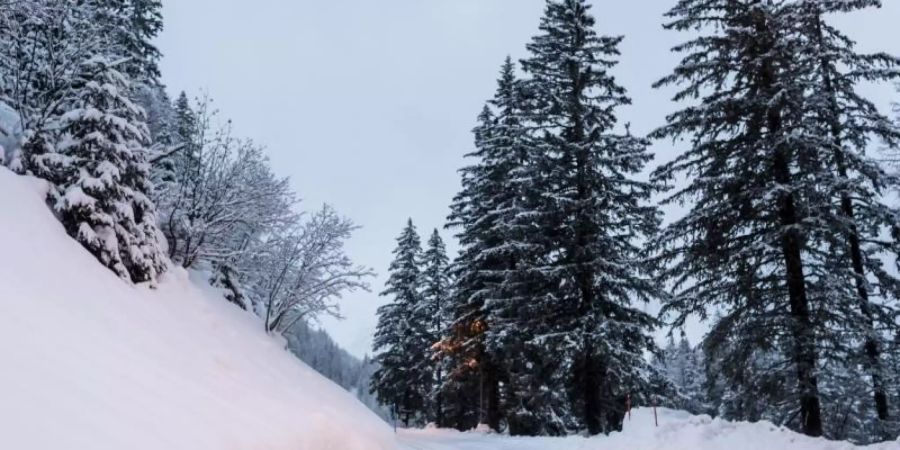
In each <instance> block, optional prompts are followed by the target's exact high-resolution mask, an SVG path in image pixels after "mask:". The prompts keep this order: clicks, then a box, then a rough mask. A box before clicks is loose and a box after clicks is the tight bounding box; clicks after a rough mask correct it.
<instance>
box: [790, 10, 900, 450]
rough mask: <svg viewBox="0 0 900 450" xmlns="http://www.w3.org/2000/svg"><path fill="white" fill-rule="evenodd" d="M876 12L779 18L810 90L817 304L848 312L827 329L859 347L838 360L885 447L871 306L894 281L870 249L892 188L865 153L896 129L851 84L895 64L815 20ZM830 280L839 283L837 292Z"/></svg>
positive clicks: (889, 220) (896, 137)
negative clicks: (818, 198)
mask: <svg viewBox="0 0 900 450" xmlns="http://www.w3.org/2000/svg"><path fill="white" fill-rule="evenodd" d="M880 3H881V2H880V1H878V0H859V1H854V2H833V1H825V0H804V1H800V2H795V3H787V4H785V13H784V14H785V15H786V16H788V17H789V18H791V19H789V20H792V21H793V22H794V23H795V24H797V25H798V26H799V27H800V30H799V33H800V34H801V37H802V40H801V42H802V43H803V45H804V46H805V47H804V48H803V49H800V50H799V51H798V52H797V53H798V54H799V55H801V58H799V59H798V60H796V61H795V63H796V64H798V65H801V66H805V67H807V70H808V71H809V74H808V75H807V77H808V80H809V83H810V85H811V89H810V90H809V92H808V98H807V99H806V109H807V110H808V113H809V114H810V119H809V120H808V121H807V122H806V124H807V126H808V131H807V132H806V134H805V135H803V137H804V140H805V141H806V142H807V145H808V146H809V147H811V149H812V152H815V154H816V156H817V158H816V160H817V161H819V164H821V165H822V166H823V167H822V168H821V172H822V173H823V176H821V177H820V179H819V180H818V187H819V189H820V190H822V191H825V193H826V194H828V195H829V196H830V197H831V199H830V200H828V201H825V202H823V210H821V211H817V213H818V214H819V215H821V216H822V217H823V219H824V220H823V222H824V223H825V224H827V225H828V226H829V228H830V230H829V231H831V234H830V235H826V236H824V237H823V239H826V240H827V241H828V245H827V252H828V253H827V254H828V256H829V258H827V260H826V264H823V269H822V272H823V273H822V278H823V279H826V280H827V284H826V288H825V289H826V292H825V295H827V297H826V299H825V301H826V302H827V304H828V308H829V309H832V310H833V309H835V307H836V306H837V305H847V310H848V311H854V309H855V310H856V311H855V312H854V313H853V314H847V315H846V316H844V317H840V318H838V319H837V323H835V324H832V325H831V326H832V327H835V328H839V329H844V330H846V331H845V332H844V333H841V338H840V339H839V341H843V342H847V341H848V337H850V336H853V337H854V339H853V340H852V341H853V342H854V343H861V345H859V347H858V350H857V349H852V348H850V349H847V352H848V353H849V355H846V357H847V359H848V360H849V361H844V365H845V366H847V367H854V366H856V365H857V364H861V365H863V366H864V367H866V371H867V375H868V377H869V378H871V380H872V393H873V402H872V411H873V412H874V413H875V414H874V415H875V417H876V418H877V420H878V421H879V422H882V423H881V424H880V425H878V426H877V427H878V428H881V429H882V430H881V431H880V432H878V434H880V436H878V437H881V438H889V434H887V430H886V428H887V427H888V424H887V423H885V422H886V421H887V420H888V419H889V408H888V395H887V391H886V385H885V377H886V371H885V367H884V361H883V357H882V352H883V351H884V349H885V348H887V345H888V344H887V341H886V338H888V337H889V336H890V333H891V330H893V329H896V327H897V324H896V322H894V320H893V318H892V317H893V314H894V312H893V310H892V309H889V308H885V307H884V306H881V305H882V304H883V303H884V302H882V301H877V300H876V301H873V299H877V298H882V299H883V298H885V297H887V298H888V299H896V298H898V297H897V290H896V289H897V281H898V280H897V279H896V278H895V277H894V276H892V275H890V274H889V273H887V272H886V271H885V269H884V268H883V267H882V262H881V260H880V259H879V253H881V254H884V252H886V251H890V250H891V249H890V248H889V247H888V246H887V245H886V244H884V243H881V242H880V239H879V235H880V234H881V233H882V232H883V231H884V230H886V229H890V228H891V227H892V226H893V224H894V220H895V219H894V215H893V210H892V208H889V207H888V206H887V205H885V204H884V203H883V202H882V200H881V199H882V198H883V193H884V192H885V190H886V189H887V188H888V187H889V186H890V185H891V184H892V183H893V182H894V181H893V180H892V178H891V177H889V176H888V175H887V174H886V173H885V172H884V170H883V169H882V168H881V166H880V164H879V163H878V162H877V161H875V160H874V159H872V158H871V157H870V156H867V155H866V151H867V150H868V147H869V146H870V143H871V142H872V141H873V140H874V139H875V138H877V139H878V140H879V141H880V142H882V143H886V144H887V145H888V147H890V148H895V149H896V148H897V147H898V145H900V128H898V127H896V126H893V125H892V124H891V123H890V120H889V119H888V118H887V117H885V116H884V115H882V114H881V113H880V112H879V111H878V109H877V108H876V107H875V106H874V105H873V104H872V103H871V102H870V101H868V100H867V99H865V98H863V97H861V96H860V95H859V94H858V93H857V82H858V80H861V79H862V80H867V81H870V82H879V81H889V80H892V79H896V78H898V77H900V70H898V69H900V59H897V58H895V57H892V56H890V55H886V54H871V55H866V54H860V53H858V52H857V51H856V50H855V48H854V43H853V41H852V40H851V39H850V38H849V37H847V36H845V35H844V34H842V33H841V32H840V31H839V30H837V29H836V28H835V27H833V26H831V25H829V24H828V23H827V21H826V19H825V17H826V15H831V14H838V13H846V12H852V11H854V10H859V9H865V8H871V7H880ZM863 243H869V245H868V246H864V244H863ZM870 277H871V278H872V281H871V282H870V280H869V278H870ZM837 280H841V281H842V282H841V283H840V286H837V285H838V282H836V281H837ZM854 306H855V308H854ZM840 309H841V310H843V308H840ZM880 330H884V331H880ZM834 350H835V349H831V350H829V351H828V352H825V353H823V354H824V355H828V356H830V357H835V356H838V357H840V356H841V354H842V352H836V351H834ZM851 377H852V375H851ZM841 384H842V385H843V383H841ZM878 437H875V438H876V439H877V438H878Z"/></svg>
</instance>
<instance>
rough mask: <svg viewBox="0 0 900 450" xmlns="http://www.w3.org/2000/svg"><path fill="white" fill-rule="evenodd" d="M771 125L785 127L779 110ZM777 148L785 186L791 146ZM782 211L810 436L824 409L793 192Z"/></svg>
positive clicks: (817, 430)
mask: <svg viewBox="0 0 900 450" xmlns="http://www.w3.org/2000/svg"><path fill="white" fill-rule="evenodd" d="M769 129H770V130H771V131H772V132H773V133H778V132H779V131H780V130H781V118H780V116H779V113H778V112H777V111H770V113H769ZM781 147H783V146H781V145H779V148H776V149H775V159H774V167H773V169H774V173H775V178H776V181H777V182H778V183H779V184H780V185H782V186H785V187H790V186H791V173H790V167H789V166H788V158H787V155H786V153H787V149H785V148H781ZM778 202H779V205H778V215H779V218H780V219H781V226H782V227H783V228H785V229H787V231H786V232H785V233H784V235H783V236H782V238H781V249H782V254H783V256H784V263H785V268H786V278H787V286H788V297H789V298H790V314H791V319H792V321H793V324H792V331H793V338H794V364H795V365H796V366H797V381H798V385H799V389H800V416H801V420H802V422H803V424H802V425H803V433H805V434H807V435H809V436H821V435H822V411H821V405H820V404H819V387H818V379H817V377H816V373H815V371H816V361H817V359H818V358H817V355H816V348H815V335H814V333H813V328H812V322H811V319H810V312H809V299H808V298H807V295H806V279H805V276H804V274H803V259H802V243H801V240H800V236H799V235H798V233H797V230H796V226H797V224H798V222H799V221H798V219H797V209H796V205H795V200H794V194H793V193H784V194H782V195H781V198H780V199H779V201H778Z"/></svg>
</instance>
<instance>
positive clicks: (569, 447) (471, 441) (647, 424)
mask: <svg viewBox="0 0 900 450" xmlns="http://www.w3.org/2000/svg"><path fill="white" fill-rule="evenodd" d="M657 414H658V418H659V426H658V427H657V426H655V425H654V419H653V410H652V409H650V408H639V409H635V410H634V411H632V415H631V419H625V427H624V431H623V432H622V433H613V434H611V435H609V436H596V437H592V438H585V437H581V436H571V437H566V438H525V437H523V438H511V437H508V436H506V437H505V436H501V435H496V434H485V433H475V432H472V433H459V432H455V431H447V430H435V429H427V430H401V431H400V434H399V439H400V441H401V448H403V449H404V450H723V449H726V450H759V449H767V450H776V449H777V450H850V449H856V448H863V447H856V446H854V445H853V444H849V443H846V442H834V441H827V440H825V439H814V438H810V437H806V436H802V435H799V434H797V433H794V432H792V431H790V430H787V429H784V428H780V427H776V426H775V425H772V424H771V423H769V422H758V423H745V422H727V421H724V420H718V419H711V418H710V417H709V416H692V415H690V414H688V413H686V412H682V411H674V410H669V409H665V408H659V409H658V410H657ZM864 448H865V449H867V450H889V449H890V450H897V449H898V448H900V442H896V443H884V444H879V445H873V446H869V447H864Z"/></svg>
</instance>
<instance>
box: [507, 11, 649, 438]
mask: <svg viewBox="0 0 900 450" xmlns="http://www.w3.org/2000/svg"><path fill="white" fill-rule="evenodd" d="M594 27H595V20H594V18H593V17H592V15H591V14H590V6H589V5H588V4H587V2H586V1H584V0H552V1H548V2H547V6H546V9H545V13H544V17H543V18H542V20H541V25H540V30H541V33H540V34H539V35H538V36H536V37H535V38H533V40H532V42H531V43H530V44H529V45H528V47H527V48H528V51H529V53H530V56H529V57H528V58H527V59H526V60H525V61H523V67H524V69H525V71H526V72H527V73H528V74H529V75H531V78H530V80H529V93H530V94H531V95H533V96H534V98H535V100H534V107H533V109H531V111H530V115H531V118H532V120H533V121H534V123H535V125H536V126H537V127H538V128H539V129H540V130H541V133H542V134H541V135H540V142H539V144H538V145H539V146H540V147H541V151H542V153H543V156H542V158H541V159H542V161H540V164H545V167H546V169H545V170H546V171H545V173H544V174H543V176H544V177H546V180H545V181H544V182H543V183H542V186H544V187H545V189H547V190H546V191H544V192H542V196H543V197H544V198H546V199H549V201H547V202H546V203H545V204H544V205H543V206H544V207H545V208H546V209H545V212H546V214H545V217H549V218H550V220H549V221H548V222H549V223H548V225H549V227H548V229H545V230H543V232H544V234H545V235H547V236H551V237H552V239H553V241H554V244H555V245H556V248H555V249H554V251H553V252H551V253H549V254H547V255H545V257H544V261H545V262H544V267H543V268H542V271H543V272H545V273H546V274H548V276H550V277H552V278H553V279H554V280H553V281H554V286H553V290H552V295H550V296H548V297H546V298H544V299H542V300H541V303H542V304H541V305H539V306H537V308H540V309H541V310H542V313H541V314H542V319H543V322H544V323H545V324H547V327H548V329H547V330H546V332H544V333H543V334H541V335H539V336H538V337H537V339H538V340H540V341H542V343H543V345H544V346H546V348H547V349H548V351H550V352H552V353H553V354H556V355H558V358H559V360H558V361H559V364H560V366H561V367H564V368H567V370H569V372H570V373H569V376H568V377H567V380H566V388H567V389H568V391H569V393H570V398H571V401H572V404H573V406H574V409H575V410H576V411H577V412H578V415H579V422H578V426H579V428H582V429H585V430H586V431H587V432H588V433H590V434H597V433H600V432H606V433H608V432H610V431H615V430H620V429H621V426H622V420H623V418H624V416H625V407H626V398H627V396H628V395H629V393H632V395H633V396H634V397H636V398H639V396H640V394H641V393H643V392H647V390H648V379H647V372H648V366H647V363H646V361H645V359H644V353H645V352H646V351H648V350H652V349H653V348H654V344H653V341H652V339H651V338H650V337H649V335H648V332H649V331H650V330H651V329H652V328H653V327H654V326H655V323H656V322H655V319H654V318H653V317H651V316H650V315H648V314H646V313H643V312H642V311H640V310H638V309H636V308H634V307H633V306H632V304H633V302H645V301H648V300H650V299H651V298H654V297H655V296H657V295H658V292H657V289H656V287H655V284H654V283H652V282H651V281H650V280H649V277H648V275H649V273H650V271H651V270H650V269H651V267H650V266H649V264H647V263H646V261H644V260H643V259H642V257H641V254H640V253H641V252H640V247H639V242H640V240H641V239H644V238H645V237H647V236H649V235H651V234H653V233H654V232H655V230H656V227H657V226H658V223H659V212H658V211H657V210H656V209H655V207H652V206H650V205H649V199H650V196H651V194H652V193H653V192H654V191H655V190H656V188H655V186H654V185H652V184H650V183H646V182H642V181H639V180H638V177H637V175H638V174H639V172H640V171H641V170H642V169H643V167H644V166H645V165H646V163H647V162H648V161H650V160H651V159H652V156H651V155H650V154H649V153H648V152H647V146H648V143H647V142H646V141H645V140H643V139H639V138H635V137H633V136H631V135H630V134H629V133H621V132H619V131H617V118H616V114H615V111H616V109H617V108H619V107H621V106H623V105H627V104H629V103H630V100H629V98H628V97H627V94H626V92H625V89H624V88H623V87H621V86H620V85H619V84H618V83H617V82H616V80H615V79H614V77H613V76H612V75H611V74H610V70H611V69H612V68H613V67H614V66H615V65H616V58H617V57H618V55H619V51H618V45H619V43H620V42H621V41H622V38H621V37H608V36H601V35H598V34H597V32H596V31H595V30H594ZM626 128H627V127H626Z"/></svg>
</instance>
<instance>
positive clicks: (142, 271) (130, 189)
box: [52, 58, 165, 283]
mask: <svg viewBox="0 0 900 450" xmlns="http://www.w3.org/2000/svg"><path fill="white" fill-rule="evenodd" d="M71 90H72V91H73V92H74V94H73V95H74V98H73V99H72V100H71V101H70V102H67V105H66V109H67V112H66V113H65V114H64V115H63V116H62V117H61V118H60V119H59V123H58V127H59V129H60V130H61V137H60V141H59V144H58V145H57V151H58V152H59V153H58V154H59V156H58V159H59V160H60V163H59V164H58V165H56V166H55V167H54V169H53V174H52V179H53V180H54V181H55V182H57V186H58V189H59V197H58V200H57V201H56V205H55V208H56V210H57V213H58V214H59V216H60V219H61V220H62V222H63V224H64V225H65V227H66V230H67V231H68V232H69V234H71V235H72V236H73V237H75V238H76V239H77V240H78V241H79V242H81V244H82V245H83V246H84V247H85V248H87V249H88V250H89V251H91V252H92V253H93V254H94V255H95V256H96V257H97V259H99V260H100V261H101V262H102V263H103V264H104V265H105V266H107V267H108V268H109V269H111V270H112V271H113V272H115V273H116V274H117V275H118V276H120V277H122V278H124V279H128V280H131V281H133V282H135V283H138V282H145V281H154V280H155V279H156V277H157V275H158V274H159V273H160V272H162V271H163V270H164V268H165V263H164V256H163V253H162V250H161V247H160V245H159V242H158V235H159V232H158V230H157V227H156V214H155V211H156V209H155V206H154V205H153V203H152V202H151V201H150V198H149V194H150V192H151V190H152V185H151V184H150V182H149V166H148V164H147V162H146V160H145V148H144V145H145V144H146V142H147V140H148V131H147V128H146V125H145V124H144V123H143V121H142V120H143V111H141V110H140V108H138V107H137V106H136V105H135V104H134V103H132V102H131V100H129V99H128V97H127V96H126V93H127V91H128V84H127V80H126V79H125V77H124V76H123V75H122V74H121V73H120V72H118V71H117V70H116V68H115V67H114V66H113V65H111V64H110V63H109V62H108V61H106V60H104V59H102V58H97V59H92V60H88V61H86V62H85V63H83V64H82V67H81V71H80V72H79V76H78V77H77V78H76V80H75V82H74V83H73V85H72V86H71Z"/></svg>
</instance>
